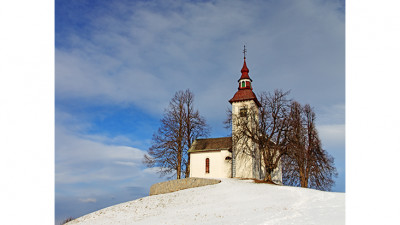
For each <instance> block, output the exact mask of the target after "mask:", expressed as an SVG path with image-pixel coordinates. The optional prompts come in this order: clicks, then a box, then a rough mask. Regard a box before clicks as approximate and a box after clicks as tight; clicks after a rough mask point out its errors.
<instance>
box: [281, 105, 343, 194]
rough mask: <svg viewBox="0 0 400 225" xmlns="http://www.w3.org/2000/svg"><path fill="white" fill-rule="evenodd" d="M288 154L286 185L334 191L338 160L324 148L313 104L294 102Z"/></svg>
mask: <svg viewBox="0 0 400 225" xmlns="http://www.w3.org/2000/svg"><path fill="white" fill-rule="evenodd" d="M289 118H290V120H289V121H290V122H289V124H290V129H289V132H288V148H289V149H290V151H288V152H287V153H288V154H287V155H285V156H284V157H283V182H284V183H285V184H287V185H292V186H301V187H311V188H315V189H319V190H330V189H331V187H332V186H333V184H334V180H333V177H336V176H337V172H336V168H335V167H334V159H333V157H332V156H330V155H329V153H328V152H327V151H325V150H324V149H322V147H321V141H320V139H319V137H318V132H317V129H316V127H315V119H316V116H315V113H314V112H313V110H312V108H311V107H310V105H308V104H307V105H305V106H304V107H302V106H301V105H300V104H299V103H298V102H292V104H291V110H290V114H289Z"/></svg>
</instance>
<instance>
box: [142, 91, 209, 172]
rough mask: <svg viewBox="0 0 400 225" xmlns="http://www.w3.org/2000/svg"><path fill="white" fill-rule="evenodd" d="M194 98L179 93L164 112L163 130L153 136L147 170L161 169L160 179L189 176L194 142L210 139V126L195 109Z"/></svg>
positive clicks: (187, 94)
mask: <svg viewBox="0 0 400 225" xmlns="http://www.w3.org/2000/svg"><path fill="white" fill-rule="evenodd" d="M193 100H194V95H193V93H192V92H190V90H189V89H187V90H185V91H178V92H176V93H175V95H174V97H173V98H172V99H171V101H170V103H169V106H168V108H167V109H165V112H164V117H163V118H162V119H161V126H160V128H159V129H158V131H157V132H155V133H154V134H153V138H152V146H151V147H150V148H149V150H148V154H147V155H145V156H144V160H143V162H144V164H145V165H146V166H147V167H158V168H159V171H158V172H159V173H160V174H161V175H166V174H171V173H173V172H175V173H176V178H177V179H181V177H182V176H186V177H188V176H189V168H190V159H189V158H188V154H187V150H188V149H189V148H190V147H191V145H192V143H193V141H194V139H196V138H197V137H200V136H207V135H208V133H209V126H208V125H207V124H206V121H205V119H204V118H203V117H201V116H200V114H199V112H198V110H194V108H193Z"/></svg>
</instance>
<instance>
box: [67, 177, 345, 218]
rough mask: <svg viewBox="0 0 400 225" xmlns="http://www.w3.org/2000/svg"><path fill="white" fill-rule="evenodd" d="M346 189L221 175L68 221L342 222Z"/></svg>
mask: <svg viewBox="0 0 400 225" xmlns="http://www.w3.org/2000/svg"><path fill="white" fill-rule="evenodd" d="M344 198H345V194H344V193H332V192H323V191H317V190H312V189H307V188H297V187H287V186H276V185H270V184H256V183H253V181H251V180H237V179H223V180H222V182H221V183H219V184H216V185H210V186H203V187H198V188H191V189H186V190H182V191H178V192H173V193H168V194H162V195H154V196H149V197H145V198H141V199H137V200H134V201H130V202H125V203H121V204H118V205H115V206H111V207H108V208H105V209H102V210H99V211H96V212H93V213H91V214H88V215H85V216H83V217H80V218H78V219H76V220H74V221H71V222H69V223H68V225H72V224H104V225H112V224H274V225H277V224H296V225H298V224H300V225H301V224H307V225H309V224H344V223H345V222H344V220H345V219H344V211H345V209H344V208H345V207H344Z"/></svg>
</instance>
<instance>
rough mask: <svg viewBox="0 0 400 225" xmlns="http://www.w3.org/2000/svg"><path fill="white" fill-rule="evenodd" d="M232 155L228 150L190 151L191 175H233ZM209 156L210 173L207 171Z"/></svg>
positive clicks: (217, 176)
mask: <svg viewBox="0 0 400 225" xmlns="http://www.w3.org/2000/svg"><path fill="white" fill-rule="evenodd" d="M227 156H229V157H231V153H230V152H229V151H228V150H221V151H206V152H192V153H190V177H203V178H229V177H231V173H232V171H231V160H226V159H225V158H226V157H227ZM207 158H209V160H210V161H209V162H210V165H209V169H210V171H209V173H206V159H207Z"/></svg>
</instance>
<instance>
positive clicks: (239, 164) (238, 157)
mask: <svg viewBox="0 0 400 225" xmlns="http://www.w3.org/2000/svg"><path fill="white" fill-rule="evenodd" d="M242 108H247V109H248V110H249V109H251V108H252V109H258V108H257V105H256V104H255V102H254V101H253V100H251V101H242V102H234V103H232V114H233V115H234V116H233V120H235V117H238V116H239V113H240V109H242ZM235 130H236V126H235V121H233V123H232V133H233V134H234V133H235ZM234 136H235V135H233V137H234ZM234 143H236V146H235V147H234V151H235V159H234V160H235V172H234V176H235V177H241V178H259V177H257V176H254V171H253V163H254V162H253V160H254V159H253V157H252V156H251V155H250V152H248V150H247V154H246V153H243V150H242V148H244V147H243V146H244V145H245V143H243V142H241V141H240V140H239V141H234ZM247 145H248V146H251V145H252V144H251V142H250V141H249V142H248V143H247Z"/></svg>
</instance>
